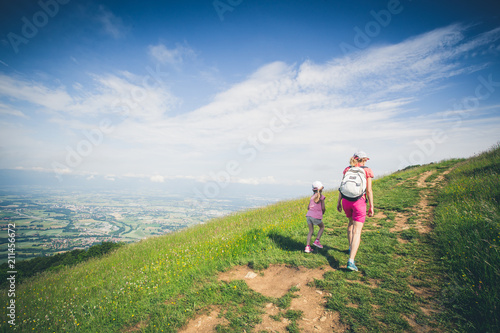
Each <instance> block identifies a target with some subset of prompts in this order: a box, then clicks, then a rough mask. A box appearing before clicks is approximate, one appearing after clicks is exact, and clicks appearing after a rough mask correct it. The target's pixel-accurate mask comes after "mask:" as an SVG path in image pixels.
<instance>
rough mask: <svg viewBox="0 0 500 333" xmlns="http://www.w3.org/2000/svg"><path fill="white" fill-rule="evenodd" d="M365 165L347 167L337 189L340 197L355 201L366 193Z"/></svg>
mask: <svg viewBox="0 0 500 333" xmlns="http://www.w3.org/2000/svg"><path fill="white" fill-rule="evenodd" d="M364 168H366V167H365V166H360V167H349V170H347V171H346V173H345V174H344V178H342V182H341V183H340V187H339V191H340V194H341V195H342V198H345V199H347V200H349V201H356V200H358V199H359V198H361V197H362V196H363V194H365V193H366V173H365V170H364Z"/></svg>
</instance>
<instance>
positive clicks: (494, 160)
mask: <svg viewBox="0 0 500 333" xmlns="http://www.w3.org/2000/svg"><path fill="white" fill-rule="evenodd" d="M447 178H448V186H446V187H445V188H443V189H442V191H441V192H440V193H439V200H438V201H439V204H438V206H437V207H436V211H435V225H436V226H435V237H436V241H437V243H438V245H439V248H440V250H441V252H442V256H443V257H442V260H443V264H444V265H445V266H446V267H447V272H449V273H448V274H447V275H448V278H449V282H448V285H447V287H446V288H445V290H444V292H443V294H444V300H445V302H446V304H447V305H448V306H449V307H451V308H453V309H454V310H455V312H456V315H457V316H458V319H459V320H460V322H461V325H462V326H464V327H466V328H467V331H477V332H498V331H500V287H499V286H500V251H499V250H500V248H499V245H500V149H499V147H498V146H497V147H495V148H493V149H491V150H490V151H487V152H485V153H483V154H481V155H479V156H476V157H474V158H472V159H470V160H469V161H468V162H467V163H464V164H462V165H460V166H459V167H457V168H456V169H455V170H453V172H452V173H450V174H449V175H448V176H447Z"/></svg>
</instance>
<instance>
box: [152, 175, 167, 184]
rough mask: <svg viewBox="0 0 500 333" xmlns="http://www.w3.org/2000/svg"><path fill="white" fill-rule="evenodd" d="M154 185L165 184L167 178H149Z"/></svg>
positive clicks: (156, 176) (158, 176) (157, 176)
mask: <svg viewBox="0 0 500 333" xmlns="http://www.w3.org/2000/svg"><path fill="white" fill-rule="evenodd" d="M149 179H150V180H151V181H152V182H153V183H163V182H164V181H165V177H163V176H160V175H155V176H151V177H150V178H149Z"/></svg>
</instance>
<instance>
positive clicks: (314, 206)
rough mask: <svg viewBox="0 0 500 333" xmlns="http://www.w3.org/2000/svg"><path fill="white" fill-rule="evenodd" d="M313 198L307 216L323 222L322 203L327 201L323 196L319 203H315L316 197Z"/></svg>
mask: <svg viewBox="0 0 500 333" xmlns="http://www.w3.org/2000/svg"><path fill="white" fill-rule="evenodd" d="M315 195H316V194H313V195H312V196H311V200H310V201H309V210H308V211H307V214H306V216H310V217H314V218H315V219H318V220H321V219H322V218H323V208H322V207H321V202H322V201H324V200H325V199H326V197H325V196H324V195H323V194H322V195H321V197H320V198H319V201H318V203H316V202H314V196H315Z"/></svg>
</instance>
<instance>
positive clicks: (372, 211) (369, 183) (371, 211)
mask: <svg viewBox="0 0 500 333" xmlns="http://www.w3.org/2000/svg"><path fill="white" fill-rule="evenodd" d="M366 196H367V198H368V203H369V204H370V208H369V210H368V216H370V217H371V216H373V215H374V214H375V207H374V204H373V190H372V179H371V178H368V179H367V180H366Z"/></svg>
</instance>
